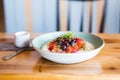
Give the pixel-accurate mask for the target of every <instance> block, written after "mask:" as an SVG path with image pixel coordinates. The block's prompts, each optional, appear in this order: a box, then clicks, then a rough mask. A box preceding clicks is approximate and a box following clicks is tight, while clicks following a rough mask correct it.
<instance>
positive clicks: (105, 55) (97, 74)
mask: <svg viewBox="0 0 120 80" xmlns="http://www.w3.org/2000/svg"><path fill="white" fill-rule="evenodd" d="M9 35H11V37H10V36H9ZM38 35H39V34H33V33H32V38H34V37H35V36H38ZM95 35H97V36H100V37H101V38H103V39H104V40H105V46H104V48H103V49H102V50H101V52H100V53H99V54H98V55H97V56H95V57H94V58H92V59H90V60H87V61H84V62H81V63H77V64H71V65H63V64H58V63H54V62H51V61H48V60H46V59H44V58H42V57H41V56H40V55H39V53H38V52H36V51H24V52H23V53H21V54H19V55H18V56H16V57H14V58H12V59H10V60H7V61H4V60H2V57H3V56H5V55H8V54H10V53H12V52H13V51H0V80H21V79H22V80H26V79H29V80H120V34H95ZM113 37H114V38H113ZM10 38H14V36H13V35H12V34H4V33H0V40H1V39H2V41H4V40H9V39H10ZM6 76H7V77H6Z"/></svg>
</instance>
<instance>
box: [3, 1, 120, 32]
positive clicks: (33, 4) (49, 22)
mask: <svg viewBox="0 0 120 80" xmlns="http://www.w3.org/2000/svg"><path fill="white" fill-rule="evenodd" d="M119 3H120V0H14V1H11V0H9V1H8V0H4V8H5V10H4V11H5V23H6V32H8V33H11V32H16V31H21V30H27V31H29V32H53V31H67V30H70V31H77V32H78V31H79V32H87V33H102V32H105V33H119V32H120V26H119V25H120V23H119V22H120V19H119V16H120V5H119Z"/></svg>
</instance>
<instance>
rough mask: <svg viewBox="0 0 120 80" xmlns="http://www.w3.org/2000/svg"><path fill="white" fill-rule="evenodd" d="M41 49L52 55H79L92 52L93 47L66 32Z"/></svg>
mask: <svg viewBox="0 0 120 80" xmlns="http://www.w3.org/2000/svg"><path fill="white" fill-rule="evenodd" d="M41 49H42V50H46V51H50V52H54V53H80V52H86V51H90V50H93V49H94V46H93V45H92V44H91V43H90V42H87V41H85V40H84V39H82V38H80V37H77V36H76V35H74V34H73V33H72V32H68V33H65V34H63V35H61V36H60V37H57V38H56V39H54V40H52V41H50V42H48V43H46V44H44V45H43V46H42V48H41Z"/></svg>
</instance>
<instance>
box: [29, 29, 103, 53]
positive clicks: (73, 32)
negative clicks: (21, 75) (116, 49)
mask: <svg viewBox="0 0 120 80" xmlns="http://www.w3.org/2000/svg"><path fill="white" fill-rule="evenodd" d="M61 32H73V31H56V32H48V33H45V34H42V35H39V36H37V37H35V38H34V39H33V40H32V42H31V44H32V47H33V48H35V49H39V48H37V47H35V46H34V45H33V41H34V40H35V39H36V38H38V37H40V36H43V35H47V34H53V33H61ZM73 33H82V34H88V35H92V36H95V37H97V38H99V39H101V41H102V45H101V46H100V47H98V48H96V49H93V50H90V51H86V52H80V53H77V52H76V53H53V52H50V51H45V50H41V49H39V50H40V51H42V52H46V53H49V54H55V55H56V54H57V55H63V54H65V55H73V54H85V53H87V52H93V51H96V50H98V49H102V48H103V47H104V46H105V41H104V40H103V39H102V38H101V37H99V36H97V35H95V34H92V33H85V32H73Z"/></svg>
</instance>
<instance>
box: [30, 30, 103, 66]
mask: <svg viewBox="0 0 120 80" xmlns="http://www.w3.org/2000/svg"><path fill="white" fill-rule="evenodd" d="M64 33H67V32H53V33H47V34H44V35H41V36H38V37H36V38H34V39H33V41H32V46H33V48H34V49H35V50H36V51H38V52H39V53H40V55H41V56H42V57H44V58H46V59H48V60H50V61H53V62H57V63H62V64H72V63H78V62H82V61H85V60H88V59H90V58H93V57H94V56H96V55H97V54H98V53H99V52H100V50H101V49H102V48H103V46H104V44H105V43H104V41H103V40H102V39H101V38H100V37H98V36H95V35H93V34H87V33H80V32H73V33H74V34H75V35H77V36H79V37H80V38H83V39H84V40H86V41H88V42H90V43H92V44H93V45H94V47H95V49H94V50H91V51H88V52H84V53H61V54H60V53H52V52H48V51H43V50H41V47H42V46H43V45H44V44H45V43H47V42H49V41H51V40H53V39H55V38H56V37H58V36H60V35H62V34H64Z"/></svg>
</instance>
